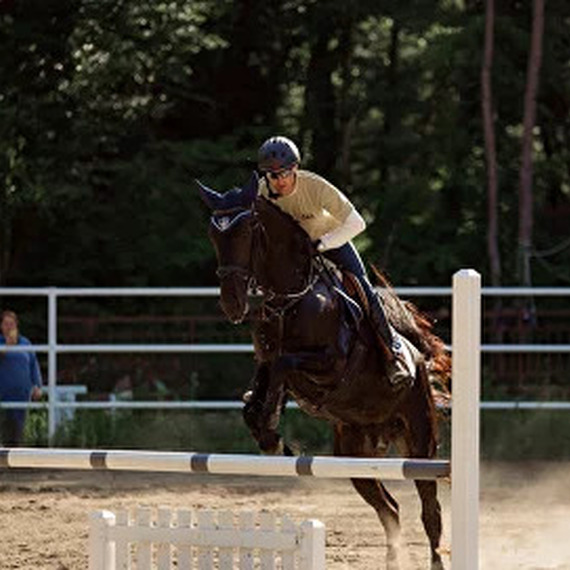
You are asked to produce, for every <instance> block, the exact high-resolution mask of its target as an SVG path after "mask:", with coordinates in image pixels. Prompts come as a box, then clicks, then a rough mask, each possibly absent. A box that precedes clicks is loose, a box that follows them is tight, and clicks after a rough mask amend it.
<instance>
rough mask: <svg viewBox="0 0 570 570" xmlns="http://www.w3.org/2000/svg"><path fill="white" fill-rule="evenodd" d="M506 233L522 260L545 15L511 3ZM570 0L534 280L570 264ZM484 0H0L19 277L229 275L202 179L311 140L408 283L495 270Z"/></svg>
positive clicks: (0, 62)
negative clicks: (289, 141)
mask: <svg viewBox="0 0 570 570" xmlns="http://www.w3.org/2000/svg"><path fill="white" fill-rule="evenodd" d="M496 4H497V7H496V19H495V30H494V34H495V36H494V40H495V45H494V55H493V67H492V77H491V81H492V86H493V104H494V113H493V120H494V125H493V126H494V129H495V136H496V149H497V191H498V206H497V207H498V212H499V227H498V247H499V250H500V252H501V257H502V264H503V277H502V279H503V284H504V285H509V284H514V283H515V281H516V279H517V274H516V266H517V254H516V252H517V245H518V244H517V234H518V227H517V224H518V207H519V204H518V200H519V196H518V180H519V172H520V167H521V144H522V141H521V137H522V130H523V117H524V111H525V109H524V94H525V85H526V82H527V77H526V69H527V61H528V58H529V50H530V41H531V30H532V20H533V12H532V6H529V3H523V2H516V1H508V2H498V3H496ZM569 23H570V5H569V4H568V2H566V1H565V0H551V1H550V2H548V3H547V8H546V12H545V14H544V40H543V45H542V66H541V70H540V84H539V90H538V95H537V108H536V120H535V121H536V122H535V128H534V130H533V140H532V151H533V160H534V173H533V188H532V190H533V193H532V199H533V214H534V233H533V243H532V249H531V252H530V260H531V268H532V279H533V284H536V285H540V284H548V285H557V284H558V285H567V284H568V283H569V282H570V270H569V269H568V268H569V267H570V239H569V232H568V228H569V227H570V166H569V165H570V114H569V108H570V74H569V69H570V66H569V58H570V49H569V47H570V34H568V26H569ZM484 34H485V4H484V2H481V1H479V0H465V1H463V2H460V1H453V0H440V1H435V0H415V1H414V2H401V1H399V2H396V1H388V2H382V3H379V2H373V1H367V0H358V1H356V2H352V3H350V4H347V3H346V2H340V1H337V0H331V1H328V2H317V1H316V0H308V1H307V0H304V1H303V0H291V1H269V2H267V1H264V2H262V1H260V0H236V1H232V2H230V1H228V0H221V1H220V0H171V1H165V2H162V1H160V0H112V1H111V0H26V1H25V2H17V1H15V0H11V1H10V0H3V1H2V2H0V50H1V53H0V176H1V178H0V223H1V227H2V229H1V232H0V285H9V286H10V285H13V286H16V285H17V286H26V285H48V284H49V285H60V286H64V285H75V286H83V285H84V286H88V285H93V286H103V285H108V286H111V285H113V286H123V285H124V286H127V285H130V286H147V285H159V286H169V285H172V286H191V285H208V284H214V283H215V274H214V271H213V269H214V265H215V261H214V257H213V256H214V254H213V250H212V248H211V247H210V244H209V242H208V239H207V221H208V219H207V213H206V210H205V209H204V208H203V206H202V204H201V203H200V200H199V197H198V193H197V191H196V188H195V185H194V182H193V179H194V178H200V179H203V180H204V181H205V182H207V183H208V184H209V185H211V186H213V187H215V188H218V189H220V190H224V189H229V188H231V187H232V186H234V185H237V184H241V183H242V182H244V181H245V180H246V179H247V177H248V176H249V172H250V171H251V169H252V168H253V167H254V166H255V163H254V159H255V156H256V151H257V147H258V146H259V144H260V143H261V142H262V141H263V140H264V139H265V138H266V137H267V136H270V135H272V134H276V133H279V134H285V135H287V136H290V137H291V138H293V139H295V140H296V141H297V142H298V144H299V146H300V148H301V150H302V153H303V157H304V165H305V166H306V167H307V168H309V169H312V170H315V171H316V172H318V173H320V174H322V175H323V176H325V177H327V178H328V179H330V180H331V181H332V182H333V183H335V184H337V185H338V186H339V187H340V188H341V189H343V190H344V191H345V192H346V193H347V194H348V195H349V196H350V198H351V199H352V200H353V201H354V202H355V204H356V205H357V206H358V208H359V209H360V210H361V211H362V213H363V215H364V216H365V217H366V219H367V221H368V222H369V226H368V230H367V232H366V235H365V236H361V237H360V238H358V240H357V245H358V247H359V248H360V249H361V251H362V252H363V255H364V257H365V258H366V260H367V261H368V262H369V263H374V264H376V265H378V266H379V267H380V268H382V269H384V270H385V271H387V273H388V275H389V277H390V278H391V280H392V281H393V282H394V283H396V284H398V285H406V284H410V285H411V284H422V285H436V284H444V285H447V284H449V280H450V276H451V274H452V273H454V272H455V271H456V270H457V269H459V268H460V267H473V268H475V269H477V270H478V271H480V272H481V273H482V274H483V277H484V280H485V279H486V278H487V277H488V275H489V272H490V269H489V260H488V256H487V249H486V231H487V224H488V218H487V205H486V202H487V193H486V163H485V146H484V145H485V141H484V133H483V121H482V114H481V80H480V73H481V65H482V61H483V50H484Z"/></svg>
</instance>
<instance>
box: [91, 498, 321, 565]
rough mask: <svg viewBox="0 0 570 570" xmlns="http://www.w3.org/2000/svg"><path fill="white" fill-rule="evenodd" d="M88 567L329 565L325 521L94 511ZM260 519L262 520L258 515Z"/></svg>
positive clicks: (220, 513) (227, 513) (148, 510)
mask: <svg viewBox="0 0 570 570" xmlns="http://www.w3.org/2000/svg"><path fill="white" fill-rule="evenodd" d="M89 518H90V529H89V570H135V569H136V570H154V569H156V570H171V569H173V568H176V570H192V569H193V568H197V569H198V570H214V569H219V570H230V569H232V570H233V569H234V568H239V569H240V570H254V569H255V570H258V569H259V570H324V568H325V527H324V525H323V523H321V522H319V521H317V520H307V521H304V522H302V523H301V524H299V525H296V524H295V523H294V522H293V521H291V520H290V519H289V518H288V517H286V516H280V517H277V516H276V515H275V514H273V513H269V512H260V513H259V514H258V516H257V517H256V514H255V513H253V512H250V511H244V512H240V513H238V514H234V513H233V512H231V511H206V510H198V511H192V510H189V509H178V510H172V509H170V508H165V507H161V508H158V509H156V511H155V512H154V511H153V509H151V508H148V507H138V508H137V509H135V511H134V513H131V512H129V511H118V512H117V513H112V512H110V511H96V512H93V513H91V514H90V517H89ZM256 519H257V520H256Z"/></svg>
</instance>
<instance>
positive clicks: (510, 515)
mask: <svg viewBox="0 0 570 570" xmlns="http://www.w3.org/2000/svg"><path fill="white" fill-rule="evenodd" d="M569 481H570V463H552V464H546V463H532V464H527V463H524V464H492V465H484V466H483V469H482V476H481V520H480V541H481V542H480V552H481V554H480V560H481V569H483V570H487V569H491V570H570V540H569V539H568V536H569V531H570V491H569V488H568V487H569ZM388 486H389V488H390V489H391V490H392V491H393V492H394V494H395V496H396V497H397V498H398V500H399V502H400V505H401V516H402V523H403V543H404V545H405V550H406V552H407V555H406V556H407V558H408V560H407V562H406V568H409V569H410V570H411V569H416V568H417V569H427V568H428V562H427V561H428V546H427V541H426V538H425V535H424V533H423V530H422V528H421V523H420V520H419V501H418V499H417V496H416V494H415V492H414V487H413V484H412V483H409V482H397V483H389V484H388ZM440 489H441V491H440V498H441V501H442V504H443V508H444V513H445V523H444V524H445V531H444V547H445V548H446V549H447V548H448V547H449V543H450V513H449V510H450V509H449V504H450V488H449V485H447V484H442V485H441V487H440ZM0 490H1V492H0V537H1V540H0V569H1V570H8V569H18V570H81V569H86V568H87V535H88V524H87V518H88V513H89V512H90V511H93V510H97V509H109V510H116V509H119V508H132V507H135V506H137V505H146V506H152V507H157V506H163V505H165V506H170V507H173V508H177V507H187V508H215V509H220V510H222V509H232V510H234V511H240V510H261V509H267V510H270V511H274V512H278V513H287V514H288V515H289V516H290V517H291V518H293V519H294V520H295V521H297V522H300V521H302V520H305V519H307V518H316V519H319V520H321V521H322V522H324V523H325V525H326V534H327V568H328V569H329V570H369V569H380V568H384V563H383V561H384V554H385V547H384V544H385V542H384V536H383V532H382V531H381V528H380V526H379V523H378V522H377V519H376V517H375V514H374V512H373V511H372V509H371V508H370V507H368V506H367V505H366V504H365V503H364V502H363V501H362V500H361V499H360V497H359V496H358V495H357V494H356V493H355V492H353V491H352V488H351V486H350V483H348V482H346V481H340V480H317V479H309V478H307V479H285V478H269V479H268V478H263V479H262V478H250V477H234V478H230V477H220V476H215V477H213V476H209V477H208V476H197V475H188V476H181V475H168V474H166V475H162V474H151V475H143V474H136V473H122V472H113V473H111V472H86V471H83V472H78V471H68V472H61V471H60V472H52V471H43V472H40V471H27V470H21V471H0ZM446 560H447V566H448V567H449V553H448V554H447V555H446Z"/></svg>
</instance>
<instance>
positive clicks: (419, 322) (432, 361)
mask: <svg viewBox="0 0 570 570" xmlns="http://www.w3.org/2000/svg"><path fill="white" fill-rule="evenodd" d="M372 269H373V271H374V275H375V276H376V279H377V280H378V284H379V285H380V287H381V288H382V289H381V296H382V300H383V301H384V307H385V310H386V313H387V315H388V320H389V321H390V323H392V325H393V326H394V327H395V328H396V330H398V332H400V333H401V334H403V335H404V336H405V337H406V338H408V339H409V340H410V341H411V342H412V344H414V346H416V348H417V349H418V350H419V351H420V352H421V353H422V354H423V355H424V358H425V359H426V363H427V369H428V372H429V378H430V384H431V386H432V388H433V389H434V391H435V394H434V396H435V397H436V398H441V399H442V400H444V401H447V400H448V399H449V397H450V379H451V356H450V355H449V352H448V351H447V349H446V347H445V343H444V342H443V341H442V340H441V338H439V337H438V336H437V335H436V334H435V333H434V332H433V322H432V321H431V320H430V318H429V317H428V316H427V315H425V314H424V313H422V312H421V311H420V310H419V309H418V307H416V305H414V304H413V303H412V302H410V301H402V300H401V299H400V298H399V297H398V295H397V294H396V291H394V288H393V287H392V285H391V284H390V282H389V281H388V280H387V279H386V277H385V276H384V275H383V274H382V272H381V271H380V270H379V269H377V268H376V267H374V266H372Z"/></svg>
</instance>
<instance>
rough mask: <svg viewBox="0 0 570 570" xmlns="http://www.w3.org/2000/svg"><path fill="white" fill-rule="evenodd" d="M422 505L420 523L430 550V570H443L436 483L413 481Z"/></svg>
mask: <svg viewBox="0 0 570 570" xmlns="http://www.w3.org/2000/svg"><path fill="white" fill-rule="evenodd" d="M414 483H415V484H416V489H417V490H418V494H419V496H420V500H421V503H422V522H423V525H424V529H425V531H426V534H427V536H428V540H429V545H430V550H431V568H432V570H443V562H442V560H441V555H440V553H439V545H440V541H441V532H442V525H441V506H440V504H439V501H438V499H437V483H436V482H435V481H414Z"/></svg>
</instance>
